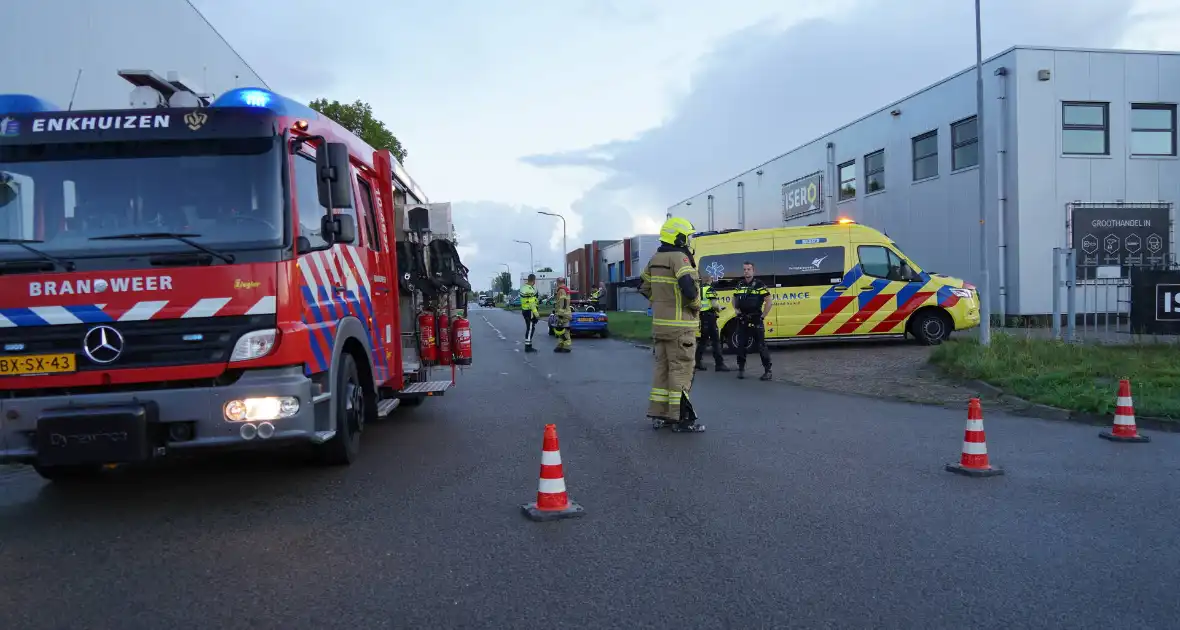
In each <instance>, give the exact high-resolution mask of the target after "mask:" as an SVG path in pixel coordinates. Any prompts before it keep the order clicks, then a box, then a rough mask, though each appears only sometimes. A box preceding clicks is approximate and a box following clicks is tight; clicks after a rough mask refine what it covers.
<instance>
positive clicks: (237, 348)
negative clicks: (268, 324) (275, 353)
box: [229, 328, 279, 362]
mask: <svg viewBox="0 0 1180 630" xmlns="http://www.w3.org/2000/svg"><path fill="white" fill-rule="evenodd" d="M278 334H279V331H277V330H275V329H274V328H267V329H266V330H255V331H251V332H248V333H246V334H244V335H242V337H241V338H240V339H238V343H237V344H235V345H234V351H233V354H231V355H230V356H229V360H230V361H231V362H233V361H249V360H250V359H257V358H259V357H264V356H266V355H268V354H270V352H271V350H274V348H275V342H276V341H277V340H278Z"/></svg>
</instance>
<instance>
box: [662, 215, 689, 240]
mask: <svg viewBox="0 0 1180 630" xmlns="http://www.w3.org/2000/svg"><path fill="white" fill-rule="evenodd" d="M695 231H696V228H694V227H693V226H692V223H689V221H688V219H684V218H681V217H671V218H669V219H668V220H667V221H664V225H663V226H662V227H661V228H660V242H661V243H667V244H668V245H672V246H674V247H689V246H690V244H691V243H692V233H693V232H695Z"/></svg>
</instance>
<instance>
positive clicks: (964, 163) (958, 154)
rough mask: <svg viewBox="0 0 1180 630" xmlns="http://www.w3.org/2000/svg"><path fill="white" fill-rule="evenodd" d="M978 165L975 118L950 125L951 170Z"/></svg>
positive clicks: (977, 130) (976, 124)
mask: <svg viewBox="0 0 1180 630" xmlns="http://www.w3.org/2000/svg"><path fill="white" fill-rule="evenodd" d="M978 164H979V123H978V120H977V119H976V118H975V116H972V117H970V118H964V119H963V120H960V121H959V122H957V123H953V124H952V125H951V170H952V171H957V170H959V169H961V168H968V167H971V166H977V165H978Z"/></svg>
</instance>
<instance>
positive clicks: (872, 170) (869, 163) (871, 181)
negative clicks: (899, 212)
mask: <svg viewBox="0 0 1180 630" xmlns="http://www.w3.org/2000/svg"><path fill="white" fill-rule="evenodd" d="M878 190H885V149H881V150H880V151H874V152H872V153H870V154H868V155H866V156H865V193H875V192H877V191H878Z"/></svg>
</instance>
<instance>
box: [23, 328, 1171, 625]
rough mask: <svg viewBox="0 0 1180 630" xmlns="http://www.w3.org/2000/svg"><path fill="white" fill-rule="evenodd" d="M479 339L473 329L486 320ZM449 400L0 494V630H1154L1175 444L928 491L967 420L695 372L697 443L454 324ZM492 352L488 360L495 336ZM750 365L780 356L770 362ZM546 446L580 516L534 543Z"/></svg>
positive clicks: (601, 364)
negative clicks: (157, 467)
mask: <svg viewBox="0 0 1180 630" xmlns="http://www.w3.org/2000/svg"><path fill="white" fill-rule="evenodd" d="M485 318H486V321H485ZM472 326H473V331H474V347H475V366H474V367H472V368H471V369H469V370H467V371H466V372H465V373H463V374H461V375H460V384H459V387H458V388H457V389H456V390H454V391H452V392H451V393H449V394H448V395H447V396H445V397H444V398H442V399H438V400H432V401H427V403H426V404H424V405H423V406H421V407H419V408H417V409H412V410H410V409H406V410H399V411H398V412H397V413H396V414H395V418H393V419H391V420H389V421H387V422H384V423H381V424H379V425H375V426H372V427H370V428H369V430H368V431H367V432H366V436H365V442H364V444H363V446H362V451H363V452H362V459H361V461H360V462H359V463H358V464H356V465H354V466H352V467H350V468H347V469H317V468H309V467H306V466H303V465H302V464H300V463H299V461H298V460H294V459H291V458H281V457H279V458H273V457H268V458H262V459H261V460H258V459H251V460H246V461H243V460H240V459H231V460H225V459H219V460H214V461H210V462H205V463H201V464H199V465H196V464H190V465H184V466H179V467H174V468H173V469H168V470H162V471H151V472H146V471H145V472H141V473H139V474H133V475H129V476H127V477H125V478H120V479H116V480H112V481H111V482H110V483H108V484H105V485H103V486H100V487H92V488H88V489H86V490H84V491H81V490H73V491H69V490H62V489H61V488H57V487H53V486H49V485H46V484H43V483H42V482H40V481H39V480H38V479H37V478H36V477H35V476H32V475H31V474H28V473H22V472H17V473H11V472H8V473H4V472H0V628H14V629H15V628H20V629H21V630H34V629H40V628H53V629H73V628H85V627H112V628H116V627H117V628H120V629H121V630H131V629H137V628H151V629H159V628H167V629H169V630H181V629H185V628H221V629H229V628H266V629H269V628H275V629H283V630H291V629H296V628H300V629H301V628H309V629H316V630H328V629H334V628H365V629H369V628H477V627H478V628H557V627H571V628H572V627H586V628H608V627H610V628H696V627H701V628H725V627H729V628H758V627H775V628H792V627H798V628H870V627H872V628H904V629H915V628H937V629H941V628H951V627H962V628H1003V629H1011V628H1070V629H1071V630H1075V629H1081V628H1103V629H1107V628H1120V629H1132V628H1174V627H1176V620H1177V619H1180V599H1178V598H1177V597H1176V587H1177V585H1178V582H1180V578H1177V576H1178V575H1180V573H1178V572H1177V569H1176V567H1178V566H1180V546H1178V545H1177V544H1176V527H1177V526H1176V524H1177V523H1180V504H1178V503H1177V501H1176V500H1175V496H1176V494H1175V489H1176V488H1177V487H1178V486H1180V439H1178V437H1177V436H1173V435H1159V434H1157V435H1154V436H1153V437H1154V438H1155V440H1154V441H1153V442H1152V443H1150V444H1133V445H1120V444H1110V443H1108V442H1106V441H1103V440H1100V439H1098V437H1097V435H1096V433H1097V430H1096V429H1094V428H1092V427H1084V426H1077V425H1072V424H1066V423H1052V422H1045V421H1036V420H1030V419H1026V418H1012V417H1005V416H1003V415H1001V414H998V413H988V412H987V410H986V409H985V419H986V428H987V430H988V437H989V447H990V450H991V454H992V459H993V463H996V464H999V465H1001V466H1003V467H1004V468H1005V469H1006V470H1007V473H1008V474H1007V475H1006V476H1004V477H997V478H991V479H968V478H963V477H959V476H957V475H952V474H950V473H947V472H944V471H943V469H942V466H943V464H945V463H946V462H948V461H952V460H954V459H956V458H957V456H958V451H959V446H960V443H961V440H962V432H963V420H964V418H965V411H964V412H963V413H958V412H955V411H952V410H947V409H942V408H936V407H921V406H912V405H906V404H901V403H891V402H879V401H875V400H871V399H866V398H856V397H844V396H839V395H835V394H831V393H822V392H817V391H812V390H806V389H800V388H795V387H793V386H790V385H786V384H783V383H763V382H759V381H757V380H746V381H741V382H739V381H736V380H734V379H733V378H732V374H714V373H712V372H708V373H703V374H699V375H698V380H697V383H696V385H695V387H694V392H695V393H696V395H695V396H694V399H695V400H696V401H697V404H698V407H699V411H700V412H701V414H702V416H703V421H704V422H706V423H707V425H708V427H709V431H708V432H706V433H703V434H692V435H680V434H672V433H669V432H667V431H660V432H655V431H652V430H651V429H650V427H649V426H648V425H647V424H646V422H645V421H644V419H643V416H642V414H643V411H644V408H645V400H646V395H647V389H648V387H649V381H648V378H649V369H650V356H651V355H650V353H648V352H645V351H643V350H638V349H635V348H634V347H632V346H630V345H628V344H625V343H622V342H618V341H614V340H598V339H593V340H580V339H579V340H575V342H574V352H573V353H572V354H569V355H560V354H554V353H552V352H549V346H550V344H551V343H552V339H551V338H549V337H547V336H544V335H543V332H544V330H543V329H544V326H543V325H542V326H540V328H541V330H540V331H538V333H539V334H538V338H539V340H540V343H541V349H542V352H541V353H539V354H536V355H531V356H526V355H524V354H522V353H521V352H520V345H519V343H518V342H517V339H516V338H517V337H518V336H519V333H520V330H519V329H520V328H522V324H521V322H520V319H519V315H518V314H515V313H506V312H503V311H499V310H481V309H473V310H472ZM501 337H503V338H501ZM775 360H776V361H785V360H789V353H776V356H775ZM548 422H554V423H556V424H557V426H558V429H559V432H560V439H561V447H562V456H563V459H564V461H565V470H566V481H567V484H568V487H569V490H570V493H571V496H572V497H573V499H574V500H576V501H578V502H579V503H581V504H582V505H583V506H584V507H585V508H586V510H587V515H586V516H585V517H584V518H581V519H574V520H569V521H562V522H556V523H533V522H530V521H528V520H526V519H525V518H524V517H523V516H522V514H521V513H520V509H519V504H521V503H524V502H527V501H529V500H532V499H533V498H534V497H535V492H536V485H537V474H538V470H539V465H540V450H541V432H542V427H543V425H544V424H545V423H548Z"/></svg>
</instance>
